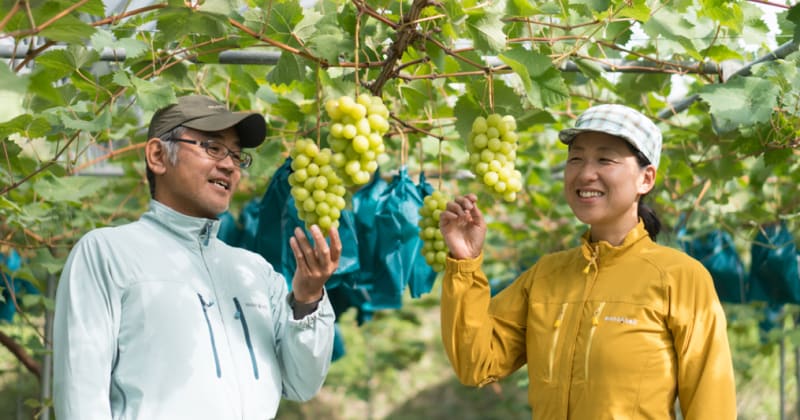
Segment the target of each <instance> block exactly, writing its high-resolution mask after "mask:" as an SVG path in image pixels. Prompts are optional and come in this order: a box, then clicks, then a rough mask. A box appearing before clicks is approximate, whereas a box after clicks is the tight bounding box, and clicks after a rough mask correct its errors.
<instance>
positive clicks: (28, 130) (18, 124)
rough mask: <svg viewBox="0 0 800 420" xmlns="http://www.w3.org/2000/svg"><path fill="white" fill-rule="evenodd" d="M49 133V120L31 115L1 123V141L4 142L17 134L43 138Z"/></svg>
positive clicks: (23, 115) (19, 116) (20, 116)
mask: <svg viewBox="0 0 800 420" xmlns="http://www.w3.org/2000/svg"><path fill="white" fill-rule="evenodd" d="M48 131H50V124H49V123H48V122H47V119H45V118H43V117H34V116H33V115H31V114H22V115H18V116H16V117H14V118H13V119H11V120H9V121H6V122H3V123H0V139H4V140H5V139H8V137H9V136H10V135H12V134H15V133H19V134H20V135H22V136H23V137H26V138H36V137H42V136H44V135H45V134H47V132H48ZM12 144H13V143H12ZM12 155H13V153H12Z"/></svg>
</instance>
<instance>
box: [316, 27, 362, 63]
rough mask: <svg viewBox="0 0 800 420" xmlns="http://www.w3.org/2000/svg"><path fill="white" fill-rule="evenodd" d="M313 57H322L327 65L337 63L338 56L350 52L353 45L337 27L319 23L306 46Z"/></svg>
mask: <svg viewBox="0 0 800 420" xmlns="http://www.w3.org/2000/svg"><path fill="white" fill-rule="evenodd" d="M306 47H308V49H309V50H311V52H312V53H313V54H314V55H317V56H319V57H322V58H323V59H325V61H327V62H329V63H338V62H339V55H340V54H342V52H344V51H351V50H352V49H353V45H352V43H351V42H350V37H349V36H348V35H347V34H346V33H345V32H344V31H343V30H342V29H341V28H339V27H338V26H337V25H330V24H323V23H320V27H319V28H318V29H317V32H316V33H315V34H314V36H313V37H312V38H310V39H309V40H308V43H307V44H306Z"/></svg>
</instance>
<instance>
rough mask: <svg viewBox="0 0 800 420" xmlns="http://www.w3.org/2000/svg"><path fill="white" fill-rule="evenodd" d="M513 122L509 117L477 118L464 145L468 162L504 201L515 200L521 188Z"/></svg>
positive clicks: (515, 125)
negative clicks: (516, 165)
mask: <svg viewBox="0 0 800 420" xmlns="http://www.w3.org/2000/svg"><path fill="white" fill-rule="evenodd" d="M516 130H517V122H516V120H514V117H513V116H511V115H506V116H501V115H500V114H491V115H489V116H488V117H485V118H484V117H481V116H479V117H477V118H475V121H473V122H472V131H471V132H470V135H469V141H468V142H467V151H468V152H469V155H470V156H469V163H470V166H471V169H472V172H474V173H475V175H477V176H478V179H480V180H481V181H482V182H483V183H484V185H486V186H487V187H489V191H490V192H491V193H492V194H494V195H495V196H498V197H502V198H503V200H505V201H507V202H512V201H514V200H516V199H517V193H518V192H519V191H520V190H521V189H522V174H521V173H520V171H519V170H517V169H516V168H515V161H516V158H517V139H518V136H517V132H516Z"/></svg>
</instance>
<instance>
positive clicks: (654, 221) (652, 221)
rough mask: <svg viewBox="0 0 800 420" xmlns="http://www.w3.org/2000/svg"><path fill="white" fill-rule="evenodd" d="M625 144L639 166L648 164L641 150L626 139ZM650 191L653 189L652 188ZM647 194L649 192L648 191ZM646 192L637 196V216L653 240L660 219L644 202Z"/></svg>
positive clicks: (656, 234) (659, 226)
mask: <svg viewBox="0 0 800 420" xmlns="http://www.w3.org/2000/svg"><path fill="white" fill-rule="evenodd" d="M625 144H627V145H628V149H630V151H631V152H632V153H633V154H634V155H635V156H636V161H637V162H638V163H639V167H640V168H645V167H647V166H648V165H650V161H649V160H648V159H647V158H646V157H645V156H644V154H643V153H642V152H640V151H639V149H637V148H636V147H635V146H634V145H632V144H630V143H628V142H627V141H626V142H625ZM650 191H653V190H652V189H651V190H650ZM647 194H650V192H648V193H647ZM647 194H644V195H642V196H641V197H639V204H638V209H637V213H638V215H639V217H640V218H641V219H642V222H644V228H645V230H647V233H648V234H649V235H650V239H652V240H653V242H655V240H656V236H658V233H659V232H661V220H659V219H658V215H656V212H655V210H653V209H652V208H651V207H650V206H648V205H647V204H645V203H644V199H645V197H647Z"/></svg>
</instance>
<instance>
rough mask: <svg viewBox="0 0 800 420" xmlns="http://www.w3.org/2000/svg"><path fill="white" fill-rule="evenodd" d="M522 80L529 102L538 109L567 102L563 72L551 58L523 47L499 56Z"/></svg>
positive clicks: (567, 93) (567, 94)
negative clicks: (554, 64) (555, 65)
mask: <svg viewBox="0 0 800 420" xmlns="http://www.w3.org/2000/svg"><path fill="white" fill-rule="evenodd" d="M498 58H500V60H502V61H503V63H505V64H507V65H508V66H509V67H511V69H512V70H514V71H515V72H516V73H517V74H518V75H519V77H520V79H522V83H523V86H524V87H525V91H526V93H527V97H528V101H530V103H531V104H532V105H533V106H536V107H538V108H546V107H548V106H551V105H554V104H557V103H560V102H562V101H563V100H565V99H566V98H567V97H568V96H569V89H567V85H566V83H565V82H564V78H563V77H562V76H561V72H560V71H558V69H556V68H555V67H554V66H553V63H552V62H551V61H550V58H549V57H547V56H545V55H542V54H539V53H535V52H530V51H527V50H525V49H524V48H521V47H514V48H512V49H510V50H508V51H506V53H504V54H501V55H499V56H498Z"/></svg>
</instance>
